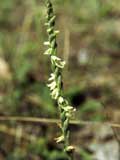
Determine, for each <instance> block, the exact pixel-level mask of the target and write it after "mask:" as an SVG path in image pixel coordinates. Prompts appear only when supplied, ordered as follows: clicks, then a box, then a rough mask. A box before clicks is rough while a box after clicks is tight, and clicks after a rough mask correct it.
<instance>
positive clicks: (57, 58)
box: [51, 55, 61, 61]
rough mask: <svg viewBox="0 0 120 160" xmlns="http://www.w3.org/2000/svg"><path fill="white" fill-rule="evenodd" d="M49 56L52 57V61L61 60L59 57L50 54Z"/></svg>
mask: <svg viewBox="0 0 120 160" xmlns="http://www.w3.org/2000/svg"><path fill="white" fill-rule="evenodd" d="M51 58H52V60H53V61H61V59H60V58H59V57H57V56H53V55H52V56H51Z"/></svg>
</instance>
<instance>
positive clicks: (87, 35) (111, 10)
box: [0, 0, 120, 160]
mask: <svg viewBox="0 0 120 160" xmlns="http://www.w3.org/2000/svg"><path fill="white" fill-rule="evenodd" d="M52 2H53V5H54V11H55V14H56V15H57V19H56V28H57V29H58V30H60V34H59V36H58V39H57V41H58V44H59V45H58V54H59V56H60V57H61V58H62V59H65V60H66V62H67V64H66V67H65V70H64V72H63V81H64V94H65V96H66V97H67V98H68V100H69V102H70V104H71V105H73V106H74V107H75V108H76V109H77V111H76V113H75V119H76V120H80V119H82V120H86V121H95V122H96V121H97V122H104V121H109V122H115V123H119V122H120V0H114V1H113V0H111V1H110V0H84V1H83V0H74V1H72V0H53V1H52ZM45 16H46V8H45V4H44V1H41V0H0V116H23V117H39V118H58V117H59V113H58V108H57V105H56V103H55V102H54V101H53V100H51V97H50V95H49V94H50V92H49V89H48V88H47V87H46V83H47V79H48V77H49V74H50V72H51V68H50V61H49V58H48V57H47V56H45V55H43V53H44V51H45V50H46V48H45V47H44V46H43V42H44V41H46V40H47V34H46V27H45V25H44V23H45V20H46V19H45ZM70 130H71V143H72V144H73V145H74V146H75V147H76V151H75V153H74V159H75V160H120V137H119V135H120V129H119V128H117V129H116V128H111V127H110V126H106V125H100V124H99V125H91V126H89V125H85V126H83V125H71V126H70ZM58 135H59V128H58V126H57V125H54V124H50V123H48V124H44V123H42V124H40V123H32V122H29V123H27V122H25V123H20V122H15V121H0V160H65V159H66V157H65V155H64V153H63V152H62V150H61V146H59V145H57V144H56V143H55V141H54V138H55V137H57V136H58Z"/></svg>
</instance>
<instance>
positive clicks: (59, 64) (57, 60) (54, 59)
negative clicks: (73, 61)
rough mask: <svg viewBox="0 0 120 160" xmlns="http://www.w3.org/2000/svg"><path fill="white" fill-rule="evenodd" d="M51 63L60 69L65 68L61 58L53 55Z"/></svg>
mask: <svg viewBox="0 0 120 160" xmlns="http://www.w3.org/2000/svg"><path fill="white" fill-rule="evenodd" d="M51 61H52V63H53V64H54V63H55V65H56V66H57V67H59V68H64V66H65V61H62V60H61V59H60V58H59V57H57V56H54V55H52V56H51Z"/></svg>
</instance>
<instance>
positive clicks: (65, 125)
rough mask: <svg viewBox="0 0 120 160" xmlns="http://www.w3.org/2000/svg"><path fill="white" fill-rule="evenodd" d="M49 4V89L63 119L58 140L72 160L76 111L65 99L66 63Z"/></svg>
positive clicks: (47, 2) (47, 24)
mask: <svg viewBox="0 0 120 160" xmlns="http://www.w3.org/2000/svg"><path fill="white" fill-rule="evenodd" d="M46 4H47V23H46V26H47V33H48V41H47V42H45V43H44V44H45V45H48V50H47V51H46V52H45V54H48V55H49V56H50V60H51V68H52V74H51V76H50V78H49V81H50V83H49V84H48V87H49V88H50V91H51V96H52V98H53V99H54V100H56V102H57V104H58V107H59V112H60V119H61V127H60V128H61V136H60V137H58V138H57V139H56V141H57V142H58V143H60V142H61V143H63V150H64V151H65V153H66V154H67V155H68V160H72V156H71V153H72V151H73V149H74V148H73V146H70V145H69V137H70V132H69V121H70V118H71V116H72V114H73V112H74V111H75V109H74V108H73V107H72V106H70V105H69V104H68V101H67V100H66V99H65V98H64V97H63V94H62V93H63V83H62V69H63V68H64V65H65V61H62V60H61V59H60V58H59V57H57V42H56V35H57V33H58V31H56V30H55V29H54V28H55V15H54V12H53V7H52V3H51V1H50V0H47V1H46Z"/></svg>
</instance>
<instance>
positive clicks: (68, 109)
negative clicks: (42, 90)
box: [64, 106, 74, 112]
mask: <svg viewBox="0 0 120 160" xmlns="http://www.w3.org/2000/svg"><path fill="white" fill-rule="evenodd" d="M73 109H74V108H73V107H72V106H66V107H64V110H65V111H68V112H69V111H72V110H73Z"/></svg>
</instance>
